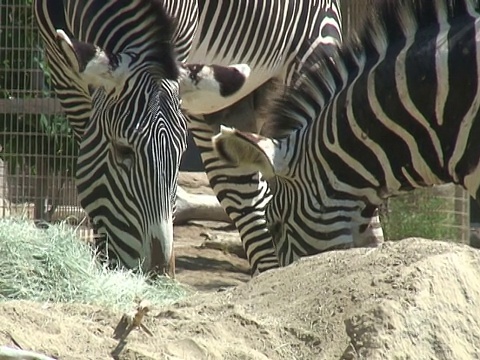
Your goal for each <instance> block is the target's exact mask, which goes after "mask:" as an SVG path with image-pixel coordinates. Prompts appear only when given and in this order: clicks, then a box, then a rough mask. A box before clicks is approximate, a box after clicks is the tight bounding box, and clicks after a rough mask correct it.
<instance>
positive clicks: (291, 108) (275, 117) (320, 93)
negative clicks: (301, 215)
mask: <svg viewBox="0 0 480 360" xmlns="http://www.w3.org/2000/svg"><path fill="white" fill-rule="evenodd" d="M370 6H371V9H369V11H370V10H371V12H372V14H371V15H370V16H367V17H366V18H365V21H364V22H363V23H362V24H360V26H359V27H358V28H357V29H355V30H353V31H351V33H350V36H349V37H348V38H347V39H346V40H345V42H344V43H343V44H342V45H341V46H339V47H338V48H335V49H333V50H332V48H329V49H328V50H325V48H324V47H323V46H322V45H319V46H317V48H316V49H315V50H314V51H313V53H312V55H311V56H310V57H309V58H308V60H307V61H306V63H305V64H304V66H303V69H304V70H302V71H301V73H302V75H301V79H300V81H299V82H297V84H299V85H297V86H295V87H291V88H288V89H285V91H284V94H283V96H278V97H277V98H276V99H275V100H274V101H273V102H271V106H270V108H269V109H268V111H266V113H268V114H270V115H269V116H268V117H267V119H266V122H265V124H264V127H263V131H262V133H263V134H264V135H265V136H268V137H272V138H282V137H286V136H288V135H289V134H291V133H292V132H294V131H296V130H298V129H300V128H303V127H304V126H307V125H309V124H310V123H311V122H312V121H315V119H316V118H317V117H318V116H319V115H320V113H321V112H322V110H323V108H324V107H325V106H328V104H329V102H330V101H331V100H332V99H334V98H335V96H336V95H337V94H338V93H339V92H340V91H341V90H342V88H343V87H344V86H345V85H346V83H347V82H348V81H349V78H350V77H352V76H353V75H354V74H350V73H349V69H355V71H356V69H357V68H358V62H359V60H360V58H361V57H365V56H366V57H368V56H369V55H372V54H375V55H377V54H379V53H382V52H383V51H384V50H385V49H386V47H387V46H388V44H389V43H392V42H395V41H403V40H404V39H405V35H406V34H410V33H412V32H415V31H416V30H417V29H421V28H426V27H428V26H435V25H437V24H438V23H439V22H440V21H442V22H445V21H447V22H448V21H450V20H452V19H453V18H455V17H458V16H462V15H467V14H472V13H473V12H474V11H475V10H477V9H478V8H479V0H375V1H373V2H372V4H371V5H370ZM347 31H348V30H347ZM327 51H328V52H327Z"/></svg>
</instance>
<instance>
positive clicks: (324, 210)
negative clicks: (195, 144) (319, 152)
mask: <svg viewBox="0 0 480 360" xmlns="http://www.w3.org/2000/svg"><path fill="white" fill-rule="evenodd" d="M299 133H301V132H298V131H297V132H293V133H292V134H291V135H290V136H288V137H283V138H279V139H272V138H268V137H264V136H261V135H257V134H252V133H246V132H242V131H239V130H236V129H232V128H227V127H224V126H222V127H221V130H220V133H219V134H218V135H216V136H215V137H213V139H212V142H213V146H214V148H215V150H216V151H217V153H218V155H219V157H220V158H221V159H223V160H224V161H226V162H227V163H229V164H231V165H233V166H236V167H239V168H242V172H243V171H244V172H252V171H255V172H260V173H261V175H262V177H263V178H264V179H265V180H266V181H267V182H268V184H269V187H270V191H271V199H270V201H269V202H268V203H267V205H266V207H265V220H266V222H267V228H268V230H269V232H270V234H271V236H272V240H273V245H274V247H275V249H276V252H277V256H278V260H279V263H280V265H281V266H286V265H288V264H290V263H292V262H293V261H295V260H297V259H298V258H299V257H301V256H305V255H306V254H309V255H312V254H315V253H318V252H321V251H325V250H329V249H335V248H348V247H351V245H352V241H353V240H352V232H351V231H352V230H351V223H350V221H349V220H346V216H345V212H347V211H350V210H346V209H342V208H341V207H339V206H338V202H337V201H336V200H334V201H333V202H330V200H332V199H333V197H332V198H329V195H327V194H326V193H325V191H324V190H325V189H324V188H323V187H322V184H321V183H319V181H318V178H317V180H316V181H315V176H316V175H317V174H315V169H314V168H311V169H308V170H305V168H306V167H303V166H302V165H303V163H302V150H303V149H301V148H297V146H298V144H300V143H303V141H302V140H303V139H301V138H297V137H298V136H299ZM299 139H301V140H300V141H299ZM310 145H311V144H310ZM307 146H308V145H307ZM312 175H313V176H312ZM356 205H357V204H356V203H355V206H354V208H355V209H354V210H353V211H351V212H349V213H348V215H349V216H350V215H351V214H353V213H358V214H360V213H359V212H358V208H357V206H356ZM344 210H345V212H344Z"/></svg>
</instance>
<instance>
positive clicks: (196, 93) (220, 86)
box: [180, 64, 250, 109]
mask: <svg viewBox="0 0 480 360" xmlns="http://www.w3.org/2000/svg"><path fill="white" fill-rule="evenodd" d="M249 76H250V67H249V66H248V65H246V64H238V65H230V66H220V65H204V64H182V65H181V67H180V97H181V98H182V101H183V105H184V108H185V109H190V108H192V107H194V108H196V106H195V105H194V104H196V103H205V102H206V103H210V104H215V103H216V102H224V99H225V98H228V97H230V96H232V95H235V94H236V93H237V92H238V91H239V90H241V89H242V87H243V85H244V84H245V82H246V80H247V78H248V77H249Z"/></svg>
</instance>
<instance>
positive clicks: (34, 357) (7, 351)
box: [0, 346, 55, 360]
mask: <svg viewBox="0 0 480 360" xmlns="http://www.w3.org/2000/svg"><path fill="white" fill-rule="evenodd" d="M0 360H55V359H54V358H51V357H49V356H46V355H42V354H38V353H35V352H33V351H27V350H21V349H13V348H10V347H8V346H0Z"/></svg>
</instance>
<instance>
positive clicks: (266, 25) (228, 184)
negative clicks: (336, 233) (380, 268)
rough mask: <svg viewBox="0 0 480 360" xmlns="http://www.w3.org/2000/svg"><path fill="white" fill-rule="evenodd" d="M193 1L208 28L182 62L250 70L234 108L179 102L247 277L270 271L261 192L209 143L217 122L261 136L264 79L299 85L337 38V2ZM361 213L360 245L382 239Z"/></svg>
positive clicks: (258, 182)
mask: <svg viewBox="0 0 480 360" xmlns="http://www.w3.org/2000/svg"><path fill="white" fill-rule="evenodd" d="M198 3H199V6H200V12H201V15H200V23H201V24H203V23H205V25H210V24H211V25H210V26H203V25H199V32H198V33H199V35H198V36H196V37H195V39H194V41H193V45H192V52H191V54H190V57H189V61H192V62H195V61H202V62H205V63H220V64H222V63H223V61H226V63H247V64H248V65H250V67H251V68H252V73H251V74H250V77H249V82H248V83H247V85H246V86H245V87H244V88H243V89H242V91H240V92H238V93H237V95H238V98H240V97H241V96H244V95H246V94H245V93H244V91H251V90H254V89H256V90H255V91H253V92H252V93H250V95H249V96H246V97H244V98H243V99H242V100H241V101H240V102H238V103H236V104H235V105H234V106H232V107H230V108H227V109H225V110H223V111H220V112H215V113H212V111H211V109H210V108H209V106H210V105H211V103H209V102H208V99H204V98H198V99H196V100H195V99H189V98H186V97H183V102H184V105H183V107H184V108H185V109H186V111H187V112H188V113H189V114H190V116H189V125H188V127H189V129H190V130H191V132H192V134H193V137H194V140H195V143H196V145H197V147H198V148H199V149H200V152H201V156H202V160H203V164H204V167H205V171H206V173H207V176H208V178H209V180H210V184H211V186H212V188H213V190H214V192H215V194H216V195H217V197H218V199H219V201H220V203H221V204H222V206H223V208H224V209H225V210H226V212H227V213H228V215H229V216H230V218H231V219H232V221H233V222H234V224H235V226H236V227H237V229H238V230H239V232H240V236H241V239H242V242H243V246H244V249H245V251H246V254H247V258H248V260H249V263H250V266H251V269H252V272H253V273H254V274H255V273H258V272H262V271H265V270H268V269H271V268H274V267H277V266H278V260H277V257H276V255H275V251H274V248H273V245H272V237H271V235H270V233H269V232H268V229H267V227H266V223H265V214H264V208H265V205H266V204H267V203H268V201H269V198H270V193H269V188H268V185H267V183H266V182H265V181H263V180H262V179H261V178H260V177H259V174H258V172H256V171H250V172H244V171H243V169H236V168H234V167H232V166H231V165H230V164H228V163H226V162H225V161H223V160H222V159H221V158H219V157H218V156H217V154H216V152H215V151H214V149H213V148H212V143H211V138H212V136H214V135H215V134H216V133H218V130H219V128H220V125H222V124H223V125H225V124H226V125H229V126H234V127H237V128H240V129H242V130H244V131H250V132H256V133H262V132H263V129H262V127H263V120H264V114H263V112H262V103H264V102H265V101H266V100H265V99H266V98H267V99H268V94H269V92H270V90H269V87H271V86H272V82H276V83H277V84H281V85H282V86H283V85H292V86H293V85H294V84H296V83H299V82H301V81H302V69H303V68H304V67H303V64H304V63H305V62H306V61H308V59H309V57H310V56H311V54H312V53H314V52H315V51H316V50H315V49H316V48H317V47H321V48H322V49H324V51H326V52H328V51H329V49H330V48H335V47H336V46H337V45H338V43H339V42H340V41H341V39H342V35H341V22H342V21H341V13H340V5H339V1H337V0H306V1H305V0H303V1H299V0H287V1H285V0H265V1H256V0H238V1H203V2H202V1H199V2H198ZM250 80H252V82H250ZM261 84H263V85H262V86H260V87H259V88H258V86H259V85H261ZM274 87H275V86H274ZM265 94H267V95H265ZM223 100H225V99H223ZM228 100H230V99H228ZM259 109H260V110H259ZM368 211H370V213H369V214H368V215H367V210H366V211H365V215H366V216H365V217H363V218H362V231H361V233H360V234H359V237H361V238H362V241H363V242H364V243H368V242H372V241H374V242H382V241H383V233H382V229H381V227H380V223H379V219H378V213H377V209H376V208H375V207H372V208H370V209H368Z"/></svg>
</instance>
